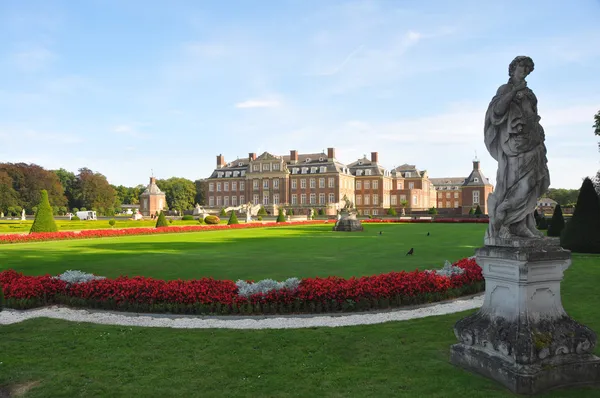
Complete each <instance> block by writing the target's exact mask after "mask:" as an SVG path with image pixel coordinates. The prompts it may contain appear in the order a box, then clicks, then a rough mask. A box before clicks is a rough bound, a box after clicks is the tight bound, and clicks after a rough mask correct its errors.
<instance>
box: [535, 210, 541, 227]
mask: <svg viewBox="0 0 600 398" xmlns="http://www.w3.org/2000/svg"><path fill="white" fill-rule="evenodd" d="M533 218H534V220H535V225H539V223H540V219H541V216H540V213H538V211H537V209H535V210H534V211H533Z"/></svg>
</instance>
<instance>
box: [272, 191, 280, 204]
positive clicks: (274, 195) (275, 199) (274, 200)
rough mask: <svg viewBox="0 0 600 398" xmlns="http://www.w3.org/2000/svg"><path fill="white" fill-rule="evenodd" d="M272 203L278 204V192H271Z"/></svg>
mask: <svg viewBox="0 0 600 398" xmlns="http://www.w3.org/2000/svg"><path fill="white" fill-rule="evenodd" d="M273 204H274V205H278V204H279V194H278V193H274V194H273Z"/></svg>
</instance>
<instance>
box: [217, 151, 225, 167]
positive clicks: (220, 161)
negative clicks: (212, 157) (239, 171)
mask: <svg viewBox="0 0 600 398" xmlns="http://www.w3.org/2000/svg"><path fill="white" fill-rule="evenodd" d="M223 166H225V158H224V157H223V155H222V154H221V155H217V169H220V168H221V167H223Z"/></svg>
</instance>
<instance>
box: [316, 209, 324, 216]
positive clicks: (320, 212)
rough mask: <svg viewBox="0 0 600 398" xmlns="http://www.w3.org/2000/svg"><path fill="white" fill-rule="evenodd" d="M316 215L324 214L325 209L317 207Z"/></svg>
mask: <svg viewBox="0 0 600 398" xmlns="http://www.w3.org/2000/svg"><path fill="white" fill-rule="evenodd" d="M317 214H318V215H320V216H324V215H325V210H324V209H319V211H318V212H317Z"/></svg>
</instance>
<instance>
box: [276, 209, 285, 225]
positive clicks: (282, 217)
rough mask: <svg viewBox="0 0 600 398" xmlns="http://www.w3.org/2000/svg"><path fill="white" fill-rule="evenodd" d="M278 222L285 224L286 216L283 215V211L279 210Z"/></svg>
mask: <svg viewBox="0 0 600 398" xmlns="http://www.w3.org/2000/svg"><path fill="white" fill-rule="evenodd" d="M277 222H285V216H284V215H283V210H282V209H279V214H277Z"/></svg>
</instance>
